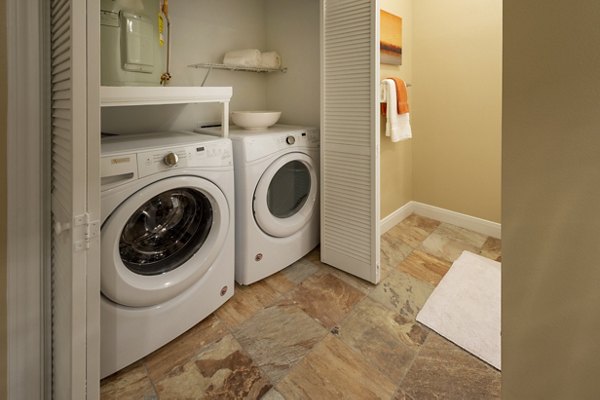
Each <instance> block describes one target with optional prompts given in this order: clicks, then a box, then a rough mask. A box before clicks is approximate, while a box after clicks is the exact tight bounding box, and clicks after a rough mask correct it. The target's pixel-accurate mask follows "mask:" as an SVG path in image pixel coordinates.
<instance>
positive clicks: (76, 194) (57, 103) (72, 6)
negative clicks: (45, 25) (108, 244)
mask: <svg viewBox="0 0 600 400" xmlns="http://www.w3.org/2000/svg"><path fill="white" fill-rule="evenodd" d="M50 21H51V27H50V38H51V63H50V64H51V119H52V125H51V127H52V128H51V135H52V161H51V162H52V220H53V225H54V228H55V229H54V232H53V235H52V392H53V397H54V398H55V399H84V398H85V397H86V387H85V386H86V329H85V326H86V325H85V322H86V301H85V296H86V269H85V267H86V251H85V245H84V244H82V242H81V237H82V236H81V235H82V230H83V229H85V224H84V223H85V220H84V219H82V218H81V217H76V216H83V215H84V214H85V213H86V208H87V206H86V199H87V194H86V180H87V177H86V169H87V168H86V134H87V126H86V124H87V122H86V121H87V116H86V114H87V109H86V107H87V106H86V104H87V102H86V96H87V94H86V93H87V92H86V85H87V83H86V64H87V63H86V42H85V40H86V31H85V29H86V4H85V1H80V0H52V2H51V10H50ZM82 300H83V301H82ZM82 328H83V329H82Z"/></svg>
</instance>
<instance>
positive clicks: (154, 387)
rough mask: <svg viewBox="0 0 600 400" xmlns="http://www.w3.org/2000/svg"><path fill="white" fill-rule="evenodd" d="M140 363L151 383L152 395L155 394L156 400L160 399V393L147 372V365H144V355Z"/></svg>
mask: <svg viewBox="0 0 600 400" xmlns="http://www.w3.org/2000/svg"><path fill="white" fill-rule="evenodd" d="M142 365H143V366H144V371H146V376H147V377H148V380H149V381H150V385H152V390H154V395H155V396H156V398H155V399H156V400H160V395H159V394H158V389H157V388H156V383H154V379H152V378H151V377H150V373H149V372H148V366H147V365H146V357H144V359H143V360H142Z"/></svg>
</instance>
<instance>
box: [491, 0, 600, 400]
mask: <svg viewBox="0 0 600 400" xmlns="http://www.w3.org/2000/svg"><path fill="white" fill-rule="evenodd" d="M504 4H505V6H504V104H503V106H504V115H503V142H502V145H503V160H502V164H503V185H502V195H503V213H502V230H503V233H502V237H503V241H502V247H503V248H502V252H503V255H502V259H503V260H502V261H503V265H502V268H503V274H502V300H503V301H502V337H503V341H502V346H503V347H502V350H503V354H502V356H503V360H502V367H503V371H502V376H503V398H505V399H510V400H521V399H524V400H529V399H544V400H553V399H557V400H559V399H560V400H562V399H577V400H585V399H598V398H600V379H599V374H600V309H599V307H600V265H599V261H598V250H597V249H598V244H599V243H600V217H599V216H598V210H599V207H600V113H599V112H598V111H599V105H600V74H599V71H600V52H599V51H598V43H600V30H599V29H598V27H599V25H598V21H599V16H600V2H598V1H597V0H581V1H578V2H577V6H576V7H573V4H574V3H573V2H572V1H568V0H556V1H551V2H547V1H542V0H536V1H534V0H529V1H522V0H506V1H505V3H504Z"/></svg>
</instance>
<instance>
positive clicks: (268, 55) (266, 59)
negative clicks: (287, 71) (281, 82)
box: [260, 51, 281, 69]
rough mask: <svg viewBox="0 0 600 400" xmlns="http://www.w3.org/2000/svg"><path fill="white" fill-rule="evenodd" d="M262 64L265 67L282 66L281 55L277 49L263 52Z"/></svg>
mask: <svg viewBox="0 0 600 400" xmlns="http://www.w3.org/2000/svg"><path fill="white" fill-rule="evenodd" d="M260 66H261V67H263V68H275V69H277V68H281V56H280V55H279V53H277V52H276V51H266V52H264V53H262V54H261V61H260Z"/></svg>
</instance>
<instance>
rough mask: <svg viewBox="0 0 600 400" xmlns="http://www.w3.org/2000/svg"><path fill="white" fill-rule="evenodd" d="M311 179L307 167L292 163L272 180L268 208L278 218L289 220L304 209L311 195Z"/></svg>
mask: <svg viewBox="0 0 600 400" xmlns="http://www.w3.org/2000/svg"><path fill="white" fill-rule="evenodd" d="M310 186H311V177H310V172H309V171H308V168H307V167H306V165H305V164H304V163H303V162H301V161H298V160H294V161H290V162H288V163H287V164H285V165H284V166H283V167H281V168H280V169H279V171H277V172H276V173H275V175H274V176H273V179H271V183H270V184H269V189H268V191H267V206H268V207H269V211H270V212H271V214H273V215H274V216H275V217H277V218H288V217H291V216H292V215H294V214H296V213H297V212H298V210H300V209H301V208H302V206H303V205H304V203H306V199H307V198H308V194H309V193H310Z"/></svg>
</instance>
